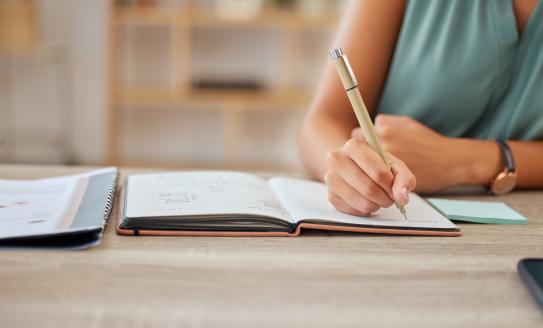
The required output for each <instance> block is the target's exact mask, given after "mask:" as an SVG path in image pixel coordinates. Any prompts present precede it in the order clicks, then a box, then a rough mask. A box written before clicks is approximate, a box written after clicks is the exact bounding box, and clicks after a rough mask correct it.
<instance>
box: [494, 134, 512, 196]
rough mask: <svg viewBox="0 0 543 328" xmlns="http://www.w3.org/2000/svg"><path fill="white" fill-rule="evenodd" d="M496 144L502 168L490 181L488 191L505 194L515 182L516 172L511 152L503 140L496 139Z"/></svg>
mask: <svg viewBox="0 0 543 328" xmlns="http://www.w3.org/2000/svg"><path fill="white" fill-rule="evenodd" d="M497 143H498V146H499V147H500V150H501V153H502V158H503V164H504V166H505V167H504V169H503V171H502V172H500V173H498V175H497V176H496V177H495V178H494V179H492V181H490V192H491V193H493V194H494V195H503V194H507V193H508V192H510V191H511V190H513V188H515V185H516V184H517V173H516V171H515V161H514V160H513V152H511V148H509V145H508V144H507V143H506V142H505V141H501V140H498V141H497Z"/></svg>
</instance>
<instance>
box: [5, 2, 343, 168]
mask: <svg viewBox="0 0 543 328" xmlns="http://www.w3.org/2000/svg"><path fill="white" fill-rule="evenodd" d="M344 2H345V1H341V0H274V1H273V0H192V1H190V0H132V1H131V0H123V1H113V0H92V1H89V0H0V162H3V163H14V162H16V163H44V164H98V165H103V164H112V165H123V166H152V167H169V168H210V169H218V168H225V169H240V170H287V171H297V170H300V163H299V159H298V153H297V150H296V136H297V132H298V128H299V126H300V124H301V119H302V117H303V112H304V110H305V109H306V108H307V105H308V103H309V100H310V96H311V92H312V90H313V88H314V87H315V85H316V83H317V80H318V77H319V75H320V72H321V70H322V66H323V64H324V63H325V61H326V60H327V54H328V48H329V46H330V41H331V38H332V37H333V34H334V30H335V29H336V25H337V23H338V21H339V17H340V15H341V11H342V9H343V7H344V5H345V4H344Z"/></svg>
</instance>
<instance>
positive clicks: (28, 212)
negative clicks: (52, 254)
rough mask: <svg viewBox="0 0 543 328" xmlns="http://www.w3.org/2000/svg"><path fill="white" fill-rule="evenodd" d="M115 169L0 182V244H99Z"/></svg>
mask: <svg viewBox="0 0 543 328" xmlns="http://www.w3.org/2000/svg"><path fill="white" fill-rule="evenodd" d="M117 177H118V170H117V168H114V167H110V168H104V169H99V170H95V171H91V172H86V173H83V174H76V175H69V176H62V177H53V178H46V179H37V180H0V246H4V247H6V246H8V247H9V246H11V247H47V248H49V247H51V248H86V247H90V246H92V245H96V244H98V243H99V242H100V240H101V237H102V233H103V231H104V227H105V224H106V221H107V218H108V216H109V213H110V211H111V208H112V204H113V198H114V196H115V190H116V186H117Z"/></svg>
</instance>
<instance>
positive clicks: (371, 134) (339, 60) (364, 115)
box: [330, 48, 407, 220]
mask: <svg viewBox="0 0 543 328" xmlns="http://www.w3.org/2000/svg"><path fill="white" fill-rule="evenodd" d="M330 57H331V58H332V61H333V62H334V65H335V66H336V70H337V73H338V75H339V78H340V80H341V83H342V84H343V87H344V88H345V92H347V96H348V97H349V100H350V102H351V105H352V107H353V110H354V114H355V115H356V118H357V120H358V123H359V124H360V127H361V128H362V133H363V134H364V138H366V142H367V143H368V144H369V145H370V146H371V148H373V150H375V152H376V153H377V154H379V157H381V159H382V160H383V162H384V163H385V164H386V166H387V167H388V168H389V169H390V170H392V167H391V166H390V163H389V162H388V158H387V156H386V153H385V152H384V150H383V148H382V147H381V143H380V142H379V138H377V133H375V128H374V127H373V123H372V122H371V118H370V114H368V110H367V109H366V105H364V101H363V100H362V95H361V94H360V91H359V90H358V82H357V81H356V77H355V76H354V73H353V69H352V68H351V65H350V64H349V60H348V59H347V56H346V55H345V54H344V53H343V50H341V48H335V49H333V50H332V51H330ZM394 204H396V207H397V208H398V210H400V213H401V214H402V215H403V217H404V218H405V219H406V220H407V215H406V212H405V207H403V206H402V205H400V204H398V202H394Z"/></svg>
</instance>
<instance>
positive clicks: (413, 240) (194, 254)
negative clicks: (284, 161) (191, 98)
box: [0, 165, 543, 328]
mask: <svg viewBox="0 0 543 328" xmlns="http://www.w3.org/2000/svg"><path fill="white" fill-rule="evenodd" d="M87 169H89V168H88V167H87V168H85V167H50V166H49V167H48V166H20V165H18V166H15V165H0V178H34V177H42V176H52V175H63V174H70V173H75V172H80V171H84V170H87ZM140 171H141V170H133V169H132V170H129V169H126V170H122V171H121V172H122V174H123V177H126V175H127V174H130V173H134V172H140ZM263 175H264V176H266V174H265V173H263ZM457 197H458V196H457ZM462 198H467V199H486V200H499V201H503V202H505V203H507V204H508V205H509V206H511V207H512V208H514V209H515V210H517V211H518V212H520V213H521V214H523V215H525V216H526V217H528V219H529V223H528V224H527V225H521V226H515V225H509V226H506V225H478V224H459V225H460V226H461V228H462V230H463V231H464V234H465V235H464V236H462V237H407V236H379V235H361V234H349V233H329V232H310V231H307V232H305V233H303V235H302V236H300V237H296V238H289V237H275V238H273V237H271V238H262V237H260V238H203V237H199V238H192V237H142V236H139V237H130V236H118V235H116V234H115V229H114V224H113V223H114V222H113V219H114V217H113V216H114V215H115V213H113V214H112V217H110V222H109V224H108V227H107V230H106V233H105V237H104V240H103V242H102V244H101V245H99V246H97V247H94V248H91V249H89V250H86V251H44V250H10V249H0V326H1V327H161V328H166V327H238V326H247V327H277V326H280V327H287V326H311V327H344V326H345V327H348V326H356V327H361V326H367V327H392V326H397V327H438V326H439V327H542V326H543V315H542V313H541V312H540V311H539V309H538V308H537V306H536V305H535V303H534V302H533V301H532V299H531V296H530V294H529V293H528V291H527V289H526V288H525V287H524V285H523V284H522V281H521V280H520V278H519V276H518V274H517V271H516V264H517V262H518V261H519V260H520V259H521V258H524V257H543V192H541V191H522V192H514V193H512V194H510V195H507V196H503V197H492V196H462Z"/></svg>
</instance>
